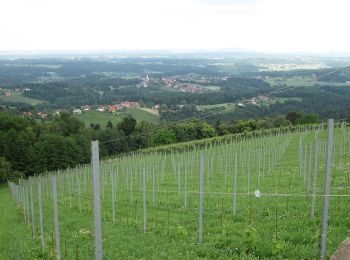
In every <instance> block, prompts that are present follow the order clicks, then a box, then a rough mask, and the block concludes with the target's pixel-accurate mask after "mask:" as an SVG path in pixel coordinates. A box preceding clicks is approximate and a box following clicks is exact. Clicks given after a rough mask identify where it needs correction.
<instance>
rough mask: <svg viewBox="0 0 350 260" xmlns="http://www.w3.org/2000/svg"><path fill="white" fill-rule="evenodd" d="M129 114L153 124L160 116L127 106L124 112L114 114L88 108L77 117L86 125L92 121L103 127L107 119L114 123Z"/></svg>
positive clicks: (138, 119)
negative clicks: (88, 109)
mask: <svg viewBox="0 0 350 260" xmlns="http://www.w3.org/2000/svg"><path fill="white" fill-rule="evenodd" d="M129 114H130V115H131V116H132V117H133V118H135V119H136V120H137V121H141V120H145V121H148V122H151V123H154V124H157V123H158V122H159V118H160V116H159V115H156V114H154V113H152V112H149V111H146V110H143V109H141V108H137V107H132V108H128V109H127V110H126V112H117V113H114V114H112V113H107V112H98V111H95V110H90V111H87V112H83V113H82V114H81V115H77V117H78V118H79V119H80V120H82V121H83V122H84V123H85V125H86V126H88V127H89V126H90V123H94V124H99V125H100V126H101V127H102V128H105V127H106V125H107V123H108V121H111V122H112V123H113V125H115V124H116V123H118V122H120V121H122V120H123V118H124V117H126V116H128V115H129Z"/></svg>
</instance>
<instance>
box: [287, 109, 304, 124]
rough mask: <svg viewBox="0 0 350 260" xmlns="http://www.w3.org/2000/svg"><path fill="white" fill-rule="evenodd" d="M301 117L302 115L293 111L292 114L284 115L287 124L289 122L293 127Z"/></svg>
mask: <svg viewBox="0 0 350 260" xmlns="http://www.w3.org/2000/svg"><path fill="white" fill-rule="evenodd" d="M300 117H302V114H301V113H300V112H296V111H293V112H289V113H288V114H287V115H286V119H287V120H289V122H291V123H292V124H293V125H295V124H296V121H297V120H298V119H299V118H300Z"/></svg>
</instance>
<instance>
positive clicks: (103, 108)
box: [96, 106, 106, 112]
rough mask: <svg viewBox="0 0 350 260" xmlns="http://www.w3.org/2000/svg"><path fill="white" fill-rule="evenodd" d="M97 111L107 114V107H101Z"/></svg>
mask: <svg viewBox="0 0 350 260" xmlns="http://www.w3.org/2000/svg"><path fill="white" fill-rule="evenodd" d="M96 110H97V111H98V112H105V111H106V107H105V106H99V107H98V108H97V109H96Z"/></svg>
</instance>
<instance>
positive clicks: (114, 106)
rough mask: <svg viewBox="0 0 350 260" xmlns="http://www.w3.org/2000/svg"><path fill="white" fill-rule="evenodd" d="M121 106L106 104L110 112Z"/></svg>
mask: <svg viewBox="0 0 350 260" xmlns="http://www.w3.org/2000/svg"><path fill="white" fill-rule="evenodd" d="M121 108H122V106H120V105H109V106H107V109H108V112H112V113H114V112H117V111H118V110H119V109H121Z"/></svg>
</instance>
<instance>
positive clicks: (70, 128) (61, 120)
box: [51, 113, 84, 136]
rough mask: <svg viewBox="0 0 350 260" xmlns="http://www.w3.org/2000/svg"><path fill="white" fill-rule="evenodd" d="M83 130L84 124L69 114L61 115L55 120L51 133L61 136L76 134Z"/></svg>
mask: <svg viewBox="0 0 350 260" xmlns="http://www.w3.org/2000/svg"><path fill="white" fill-rule="evenodd" d="M83 128H84V123H83V122H82V121H80V120H79V119H78V118H76V117H74V116H72V115H71V114H69V113H62V114H61V115H59V116H58V117H56V118H55V120H54V123H53V124H52V127H51V129H52V132H53V133H59V134H62V135H63V136H70V135H76V134H78V133H79V132H80V131H81V130H82V129H83Z"/></svg>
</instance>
